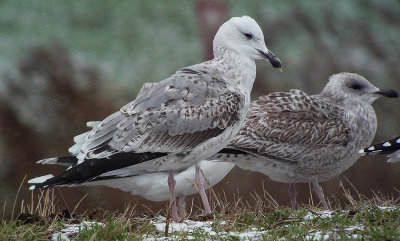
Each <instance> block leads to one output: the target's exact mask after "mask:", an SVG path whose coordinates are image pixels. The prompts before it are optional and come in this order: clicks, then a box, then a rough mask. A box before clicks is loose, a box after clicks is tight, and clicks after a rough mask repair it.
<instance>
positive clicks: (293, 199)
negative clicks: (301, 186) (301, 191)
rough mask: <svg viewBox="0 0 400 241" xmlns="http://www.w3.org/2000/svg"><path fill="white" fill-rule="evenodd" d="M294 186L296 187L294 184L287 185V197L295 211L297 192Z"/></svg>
mask: <svg viewBox="0 0 400 241" xmlns="http://www.w3.org/2000/svg"><path fill="white" fill-rule="evenodd" d="M295 185H296V184H295V183H290V184H289V197H290V203H291V204H292V208H293V209H297V192H296V187H295Z"/></svg>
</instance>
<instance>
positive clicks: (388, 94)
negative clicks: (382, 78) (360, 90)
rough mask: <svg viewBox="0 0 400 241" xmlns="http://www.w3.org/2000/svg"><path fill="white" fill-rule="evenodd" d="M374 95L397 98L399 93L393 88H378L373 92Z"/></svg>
mask: <svg viewBox="0 0 400 241" xmlns="http://www.w3.org/2000/svg"><path fill="white" fill-rule="evenodd" d="M373 94H375V95H380V96H383V97H387V98H399V93H398V92H397V91H395V90H393V89H379V90H378V91H375V92H373Z"/></svg>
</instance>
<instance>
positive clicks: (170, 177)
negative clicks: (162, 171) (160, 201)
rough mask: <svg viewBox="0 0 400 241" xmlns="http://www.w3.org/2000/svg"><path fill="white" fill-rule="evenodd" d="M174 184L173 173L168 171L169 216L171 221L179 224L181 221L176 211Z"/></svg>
mask: <svg viewBox="0 0 400 241" xmlns="http://www.w3.org/2000/svg"><path fill="white" fill-rule="evenodd" d="M175 184H176V181H175V179H174V171H173V170H170V171H169V175H168V187H169V193H170V198H169V202H170V206H171V215H172V219H173V220H174V221H175V222H179V221H181V219H180V218H179V215H178V210H177V208H176V197H175Z"/></svg>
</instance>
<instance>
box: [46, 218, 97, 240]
mask: <svg viewBox="0 0 400 241" xmlns="http://www.w3.org/2000/svg"><path fill="white" fill-rule="evenodd" d="M96 225H98V226H102V227H104V224H103V223H100V222H88V221H83V222H82V223H79V224H66V225H65V228H63V229H61V231H59V232H56V233H54V234H53V235H52V238H51V240H52V241H70V239H69V237H70V236H71V235H74V234H77V233H78V232H79V230H81V229H84V228H87V229H90V228H91V227H93V226H96Z"/></svg>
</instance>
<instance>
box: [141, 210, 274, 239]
mask: <svg viewBox="0 0 400 241" xmlns="http://www.w3.org/2000/svg"><path fill="white" fill-rule="evenodd" d="M153 224H154V226H155V227H156V229H157V230H158V231H160V232H162V233H164V231H165V225H166V223H165V218H164V217H162V216H158V217H157V218H156V219H155V221H153ZM225 224H226V222H225V221H222V222H219V225H225ZM213 225H214V222H212V221H192V220H185V221H183V222H182V223H177V222H170V223H169V229H168V233H169V234H173V233H174V232H177V233H180V232H187V233H189V235H188V236H187V238H188V239H189V240H190V239H195V237H194V236H192V235H190V234H191V233H193V232H202V233H207V234H208V236H210V237H215V238H219V239H220V238H225V237H232V236H235V237H238V238H240V240H242V239H244V240H258V239H262V235H263V234H265V233H267V230H259V229H257V228H254V227H253V228H251V229H248V230H245V231H243V232H233V231H231V232H218V233H217V232H215V231H214V229H213ZM177 238H178V237H177V236H174V235H171V236H170V237H169V238H166V237H161V238H155V237H146V238H145V239H143V240H146V241H150V240H169V239H172V240H176V239H177Z"/></svg>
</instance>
